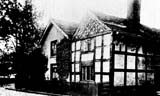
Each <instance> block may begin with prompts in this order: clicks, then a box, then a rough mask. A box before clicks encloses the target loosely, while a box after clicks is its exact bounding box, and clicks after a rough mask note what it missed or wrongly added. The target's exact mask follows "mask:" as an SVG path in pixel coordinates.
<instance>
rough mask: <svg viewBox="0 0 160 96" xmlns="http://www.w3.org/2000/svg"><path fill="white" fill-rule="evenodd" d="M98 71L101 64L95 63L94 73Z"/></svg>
mask: <svg viewBox="0 0 160 96" xmlns="http://www.w3.org/2000/svg"><path fill="white" fill-rule="evenodd" d="M100 71H101V63H100V62H95V72H100Z"/></svg>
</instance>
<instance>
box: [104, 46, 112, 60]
mask: <svg viewBox="0 0 160 96" xmlns="http://www.w3.org/2000/svg"><path fill="white" fill-rule="evenodd" d="M103 58H104V59H109V58H110V46H105V47H104V52H103Z"/></svg>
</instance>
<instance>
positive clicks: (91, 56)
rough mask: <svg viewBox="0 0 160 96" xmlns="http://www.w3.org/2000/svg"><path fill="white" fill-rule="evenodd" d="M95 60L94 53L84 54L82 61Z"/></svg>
mask: <svg viewBox="0 0 160 96" xmlns="http://www.w3.org/2000/svg"><path fill="white" fill-rule="evenodd" d="M90 60H93V53H88V54H83V55H82V61H90Z"/></svg>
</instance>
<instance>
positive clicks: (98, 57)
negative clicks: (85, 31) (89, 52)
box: [96, 47, 102, 59]
mask: <svg viewBox="0 0 160 96" xmlns="http://www.w3.org/2000/svg"><path fill="white" fill-rule="evenodd" d="M101 50H102V48H101V47H100V48H96V59H101Z"/></svg>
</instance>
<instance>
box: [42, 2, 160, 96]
mask: <svg viewBox="0 0 160 96" xmlns="http://www.w3.org/2000/svg"><path fill="white" fill-rule="evenodd" d="M131 1H133V2H132V3H131V10H130V12H129V13H128V16H127V18H126V19H124V18H118V17H113V16H108V15H105V14H102V13H96V12H91V13H88V15H87V16H86V17H85V18H84V19H83V20H82V21H81V23H80V24H79V25H78V27H77V25H76V24H75V25H70V24H69V25H70V26H68V27H66V26H64V25H63V23H61V24H60V23H59V22H56V23H55V21H54V20H53V21H52V22H51V23H50V24H49V25H48V27H47V28H46V30H45V32H44V35H43V38H42V40H41V45H42V48H43V52H44V54H45V55H46V56H47V57H48V59H49V62H48V68H49V70H48V72H49V73H50V74H53V73H52V68H53V67H54V66H55V67H56V66H60V67H58V68H59V74H61V75H60V76H63V77H64V78H65V79H66V80H67V81H68V82H70V83H71V85H73V84H76V83H79V82H80V81H94V82H95V83H96V84H97V85H98V90H99V91H98V92H99V95H100V96H102V95H104V96H106V95H107V94H115V95H116V96H117V95H119V94H121V93H124V94H125V93H126V92H128V93H129V94H130V93H131V94H132V93H133V94H134V92H135V91H136V90H137V89H136V88H139V86H143V85H144V86H145V85H151V86H152V85H155V84H157V85H158V84H159V83H160V82H159V81H160V79H159V78H160V76H158V74H159V73H160V72H159V71H157V70H159V67H158V66H157V65H158V64H159V58H160V55H159V53H158V51H160V50H159V49H158V48H159V47H157V46H158V44H160V43H159V41H157V39H155V38H159V35H158V34H157V31H155V30H152V29H150V28H148V27H146V26H144V25H141V24H140V15H139V14H140V13H139V12H140V9H139V8H140V2H139V0H131ZM61 69H63V70H62V71H60V70H61ZM65 73H67V75H66V74H65ZM49 77H50V79H51V78H53V76H52V75H50V76H49ZM158 80H159V81H158ZM124 88H125V89H124ZM113 90H114V91H113ZM131 96H132V95H131Z"/></svg>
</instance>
